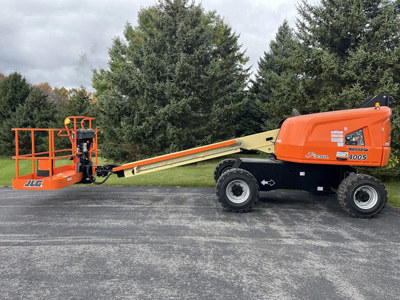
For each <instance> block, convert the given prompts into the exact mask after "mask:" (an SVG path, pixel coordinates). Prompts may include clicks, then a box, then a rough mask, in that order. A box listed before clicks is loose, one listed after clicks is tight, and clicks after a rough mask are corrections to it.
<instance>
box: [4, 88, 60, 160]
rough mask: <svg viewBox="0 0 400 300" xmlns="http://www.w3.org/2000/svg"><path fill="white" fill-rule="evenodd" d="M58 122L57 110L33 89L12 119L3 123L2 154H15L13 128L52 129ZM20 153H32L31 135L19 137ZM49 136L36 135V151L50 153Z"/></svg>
mask: <svg viewBox="0 0 400 300" xmlns="http://www.w3.org/2000/svg"><path fill="white" fill-rule="evenodd" d="M55 121H56V108H55V105H54V104H53V103H51V102H50V101H49V100H48V99H47V96H46V95H43V94H42V93H41V91H40V89H38V88H33V89H32V90H31V92H30V93H29V96H28V97H27V98H26V100H25V102H23V103H21V104H19V105H18V107H17V108H16V110H15V112H13V113H12V114H11V117H10V118H9V119H7V120H6V121H4V122H3V124H2V130H1V131H0V153H1V154H2V155H7V156H9V155H12V154H13V153H14V145H15V143H14V132H13V131H12V130H11V129H12V128H52V127H54V125H55ZM19 141H20V153H30V152H31V140H30V134H27V133H21V135H20V137H19ZM47 141H48V139H47V135H46V134H43V133H37V134H36V135H35V144H36V145H37V148H36V151H37V152H41V151H48V150H47V147H48V142H47Z"/></svg>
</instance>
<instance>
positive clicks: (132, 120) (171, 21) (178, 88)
mask: <svg viewBox="0 0 400 300" xmlns="http://www.w3.org/2000/svg"><path fill="white" fill-rule="evenodd" d="M109 54H110V61H109V69H108V70H99V71H97V72H95V73H94V76H93V84H94V87H95V88H96V90H97V96H98V99H99V106H100V109H101V115H100V120H101V129H102V132H103V137H104V140H105V143H104V144H103V150H104V152H105V154H107V155H108V156H109V157H111V158H114V159H119V160H126V159H136V158H138V157H142V156H149V155H154V154H161V153H165V152H171V151H177V150H181V149H185V148H189V147H193V146H196V145H201V144H207V143H211V142H215V141H217V140H221V139H225V138H228V137H233V136H235V134H237V133H238V132H244V131H245V129H244V128H243V127H240V128H239V127H238V126H236V125H235V120H236V121H238V119H240V113H241V112H242V111H243V101H244V92H243V90H244V88H245V86H246V81H247V77H248V70H246V69H244V63H245V62H246V61H247V58H246V57H245V55H244V53H243V52H241V51H240V46H239V45H238V36H237V35H236V34H235V33H233V32H232V29H231V28H230V27H229V26H228V25H227V24H225V23H224V22H223V21H222V20H221V18H220V17H219V16H217V15H216V13H215V12H208V13H206V12H204V10H203V9H202V7H201V6H200V5H196V4H194V3H189V2H188V1H187V0H165V1H161V2H160V3H159V4H158V5H156V6H152V7H150V8H147V9H143V10H142V11H141V12H140V13H139V16H138V26H137V27H136V28H133V27H132V26H131V25H129V24H128V25H126V28H125V32H124V39H121V38H117V39H115V40H114V43H113V45H112V47H111V49H110V52H109ZM239 121H240V120H239Z"/></svg>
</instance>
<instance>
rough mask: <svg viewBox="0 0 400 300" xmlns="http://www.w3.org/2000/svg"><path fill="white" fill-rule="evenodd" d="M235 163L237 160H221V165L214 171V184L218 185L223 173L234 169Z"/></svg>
mask: <svg viewBox="0 0 400 300" xmlns="http://www.w3.org/2000/svg"><path fill="white" fill-rule="evenodd" d="M235 162H236V159H233V158H227V159H224V160H221V161H220V162H219V164H218V165H217V166H216V167H215V170H214V182H215V183H217V181H218V179H219V178H220V177H221V175H222V173H224V172H225V171H227V170H230V169H232V167H233V165H234V164H235Z"/></svg>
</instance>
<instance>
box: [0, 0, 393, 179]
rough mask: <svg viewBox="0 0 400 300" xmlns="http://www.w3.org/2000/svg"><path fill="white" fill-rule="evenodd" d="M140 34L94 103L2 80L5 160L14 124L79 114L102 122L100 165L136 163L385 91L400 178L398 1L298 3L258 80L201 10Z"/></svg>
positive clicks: (170, 13)
mask: <svg viewBox="0 0 400 300" xmlns="http://www.w3.org/2000/svg"><path fill="white" fill-rule="evenodd" d="M137 24H138V25H137V26H132V25H131V24H127V25H126V26H125V30H124V32H123V36H122V37H117V38H115V39H114V40H113V42H112V45H111V47H110V49H109V61H108V67H107V68H104V69H99V70H95V71H94V74H93V78H92V80H93V87H94V88H95V95H94V96H93V95H91V94H90V93H88V92H86V91H85V90H83V89H79V90H74V91H69V90H67V94H68V95H67V96H65V95H64V96H60V94H62V93H61V91H60V90H61V89H52V88H49V87H47V92H46V89H45V88H44V87H43V86H42V87H40V86H29V84H27V83H26V80H25V79H23V77H22V76H21V75H19V74H10V75H8V76H6V77H4V78H3V79H1V76H0V81H1V82H0V105H1V111H2V115H1V116H0V118H1V119H0V122H1V124H2V128H3V130H2V133H1V136H0V151H1V152H0V153H1V154H2V155H9V152H7V151H8V149H9V148H10V145H11V144H10V143H11V141H12V139H8V140H7V138H6V136H7V134H6V133H5V132H6V130H8V129H9V128H11V126H13V127H16V126H20V127H27V126H35V127H39V124H40V126H44V125H45V127H49V126H50V125H52V124H60V123H61V124H62V120H63V119H64V118H65V116H66V115H71V114H74V113H73V112H77V113H79V114H91V115H94V116H96V117H97V118H98V124H97V125H98V127H99V128H100V129H101V130H102V136H101V141H102V142H101V147H102V151H103V155H104V156H106V157H107V158H110V159H113V160H117V161H130V160H136V159H140V158H144V157H149V156H152V155H158V154H163V153H168V152H171V151H178V150H182V149H186V148H190V147H193V146H198V145H202V144H208V143H212V142H216V141H219V140H224V139H227V138H232V137H237V136H242V135H247V134H251V133H256V132H260V131H262V130H267V129H271V128H275V127H276V125H277V123H278V122H279V120H281V119H282V118H285V117H288V116H290V114H291V110H292V108H297V109H298V110H299V111H300V113H304V114H307V113H314V112H320V111H329V110H337V109H346V108H353V107H355V106H356V105H357V104H359V103H360V102H361V101H362V100H363V99H365V98H366V97H367V96H373V95H376V94H378V93H381V92H383V93H388V94H390V95H391V96H393V98H394V100H395V102H394V103H393V120H392V147H393V149H394V151H393V154H394V155H393V156H392V160H391V166H392V167H393V168H391V169H390V174H395V175H397V176H398V175H399V174H398V173H395V172H394V171H393V170H398V169H399V168H398V165H399V162H398V157H399V149H400V121H399V120H400V118H399V113H400V112H399V105H398V99H399V97H400V47H399V45H400V1H398V0H397V1H393V0H368V1H367V0H351V1H348V0H329V1H328V0H321V1H320V2H318V3H316V4H310V3H308V2H306V1H303V2H300V3H299V4H298V17H297V20H296V24H295V26H294V27H293V28H292V27H290V26H289V24H288V22H287V21H284V22H283V23H282V24H281V26H280V27H279V29H278V32H277V34H276V36H275V38H274V39H273V40H272V41H271V42H270V44H269V47H268V48H267V49H266V51H265V52H264V55H263V57H262V58H261V59H260V60H259V63H258V70H257V72H256V74H255V76H253V77H251V76H250V70H249V69H248V68H246V63H247V61H248V58H247V56H246V53H245V52H244V51H242V50H241V45H240V44H239V35H238V34H237V33H235V32H234V30H233V29H232V28H231V26H230V25H229V24H227V23H226V22H225V21H224V20H223V19H222V18H221V17H220V16H219V15H218V14H217V13H216V12H215V11H211V12H210V11H205V10H204V9H203V7H202V6H201V5H200V4H196V3H195V2H189V1H188V0H163V1H160V2H159V3H158V4H157V5H154V6H150V7H148V8H143V9H142V10H141V11H140V12H139V14H138V16H137ZM13 85H14V86H13ZM64 90H65V89H64ZM94 99H95V101H94ZM72 107H74V108H72ZM46 122H48V123H46ZM22 125H24V126H22ZM50 127H51V126H50Z"/></svg>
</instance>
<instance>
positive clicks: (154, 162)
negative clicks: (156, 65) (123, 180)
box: [112, 129, 279, 177]
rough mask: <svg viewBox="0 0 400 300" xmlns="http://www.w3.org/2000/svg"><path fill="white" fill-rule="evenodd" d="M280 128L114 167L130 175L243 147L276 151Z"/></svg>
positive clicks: (226, 153)
mask: <svg viewBox="0 0 400 300" xmlns="http://www.w3.org/2000/svg"><path fill="white" fill-rule="evenodd" d="M278 133H279V129H274V130H270V131H265V132H262V133H257V134H253V135H248V136H244V137H241V138H237V139H232V140H228V141H224V142H219V143H215V144H211V145H206V146H201V147H197V148H192V149H188V150H184V151H179V152H175V153H171V154H166V155H161V156H157V157H153V158H148V159H144V160H139V161H136V162H131V163H127V164H124V165H122V166H117V167H115V168H113V169H112V172H113V173H117V174H118V175H119V176H121V177H130V176H135V175H140V174H146V173H150V172H154V171H160V170H164V169H168V168H174V167H178V166H182V165H187V164H191V163H195V162H199V161H203V160H207V159H211V158H215V157H221V156H225V155H229V154H233V153H238V152H240V151H241V150H242V149H245V150H258V151H261V152H265V153H274V151H275V140H276V137H277V136H278Z"/></svg>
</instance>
